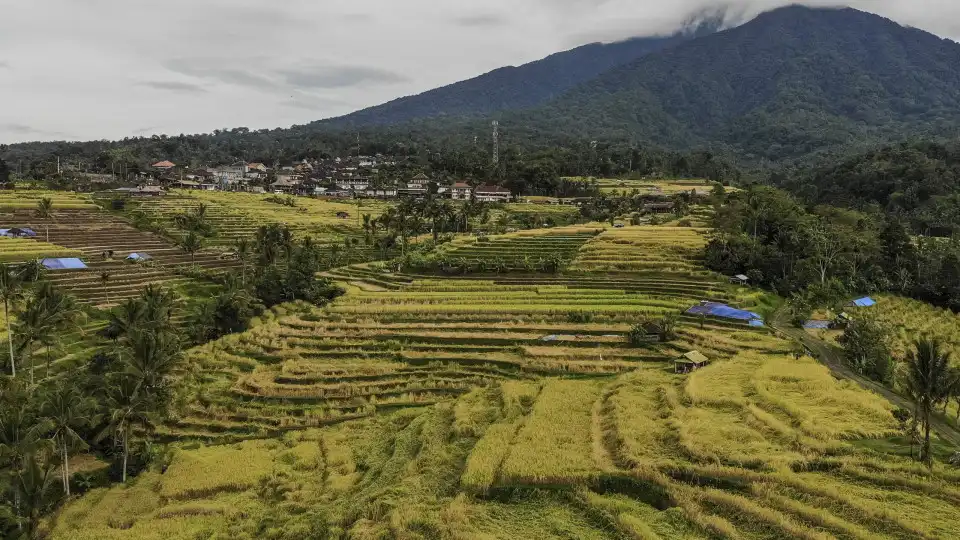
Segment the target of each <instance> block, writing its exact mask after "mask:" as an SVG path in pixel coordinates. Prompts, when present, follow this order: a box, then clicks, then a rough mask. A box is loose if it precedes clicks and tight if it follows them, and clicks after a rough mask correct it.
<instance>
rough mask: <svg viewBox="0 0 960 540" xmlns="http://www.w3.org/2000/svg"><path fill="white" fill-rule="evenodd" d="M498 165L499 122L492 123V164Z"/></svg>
mask: <svg viewBox="0 0 960 540" xmlns="http://www.w3.org/2000/svg"><path fill="white" fill-rule="evenodd" d="M499 163H500V122H498V121H496V120H494V121H493V164H494V165H497V164H499Z"/></svg>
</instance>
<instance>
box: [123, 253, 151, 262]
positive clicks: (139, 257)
mask: <svg viewBox="0 0 960 540" xmlns="http://www.w3.org/2000/svg"><path fill="white" fill-rule="evenodd" d="M152 258H153V257H151V256H150V255H147V254H146V253H131V254H130V255H127V260H128V261H149V260H150V259H152Z"/></svg>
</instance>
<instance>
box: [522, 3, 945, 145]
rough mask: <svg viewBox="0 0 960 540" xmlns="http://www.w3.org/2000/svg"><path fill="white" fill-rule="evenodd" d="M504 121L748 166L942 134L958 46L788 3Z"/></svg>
mask: <svg viewBox="0 0 960 540" xmlns="http://www.w3.org/2000/svg"><path fill="white" fill-rule="evenodd" d="M504 124H505V125H508V126H516V129H520V130H522V131H523V136H534V135H535V134H536V135H538V136H543V135H544V134H549V133H554V134H560V133H564V134H575V135H582V136H588V137H594V138H604V137H617V138H628V139H633V140H639V141H652V142H656V143H660V144H666V145H672V146H696V145H707V144H710V145H714V146H727V147H729V148H730V149H731V150H733V151H735V152H736V153H738V154H740V155H743V156H745V157H747V158H755V159H756V158H769V159H780V158H784V157H788V158H789V157H796V156H803V155H806V154H809V153H811V152H815V151H818V150H822V149H825V148H830V147H836V146H838V145H845V144H850V143H857V142H873V141H876V140H884V139H893V138H900V137H903V135H905V134H925V135H938V134H944V133H948V132H951V131H953V130H955V128H956V126H957V125H960V44H957V43H955V42H953V41H949V40H944V39H940V38H938V37H936V36H934V35H932V34H929V33H927V32H923V31H921V30H917V29H911V28H905V27H902V26H900V25H898V24H896V23H894V22H892V21H889V20H887V19H884V18H882V17H879V16H876V15H871V14H868V13H864V12H860V11H857V10H853V9H812V8H806V7H800V6H792V7H787V8H782V9H778V10H774V11H771V12H768V13H764V14H762V15H760V16H759V17H757V18H756V19H754V20H753V21H751V22H749V23H747V24H745V25H743V26H740V27H738V28H734V29H731V30H727V31H724V32H720V33H716V34H712V35H709V36H704V37H701V38H699V39H696V40H693V41H690V42H687V43H684V44H681V45H678V46H676V47H673V48H671V49H669V50H664V51H661V52H658V53H655V54H651V55H648V56H646V57H644V58H642V59H639V60H637V61H636V62H633V63H631V64H629V65H626V66H623V67H620V68H616V69H614V70H611V71H609V72H607V73H605V74H603V75H602V76H600V77H598V78H597V79H595V80H593V81H591V82H588V83H585V84H583V85H581V86H579V87H577V88H576V89H574V90H572V91H571V92H569V93H568V94H566V95H565V96H563V97H561V98H559V99H557V100H554V101H552V102H551V103H550V104H548V105H547V106H545V107H542V108H538V109H535V110H531V111H527V112H521V113H514V114H509V115H507V117H506V118H505V121H504Z"/></svg>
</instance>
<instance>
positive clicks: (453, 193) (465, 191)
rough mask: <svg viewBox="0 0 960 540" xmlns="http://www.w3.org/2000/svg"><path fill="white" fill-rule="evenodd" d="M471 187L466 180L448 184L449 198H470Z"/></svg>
mask: <svg viewBox="0 0 960 540" xmlns="http://www.w3.org/2000/svg"><path fill="white" fill-rule="evenodd" d="M472 192H473V188H471V187H470V184H468V183H466V182H457V183H456V184H453V185H452V186H450V198H451V199H453V200H455V201H466V200H469V199H470V194H471V193H472Z"/></svg>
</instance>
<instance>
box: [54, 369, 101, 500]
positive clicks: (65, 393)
mask: <svg viewBox="0 0 960 540" xmlns="http://www.w3.org/2000/svg"><path fill="white" fill-rule="evenodd" d="M41 410H42V414H43V416H44V417H45V418H47V419H48V420H49V421H50V424H51V426H52V428H53V433H52V434H51V437H50V438H51V439H52V440H53V441H54V443H55V444H56V446H57V451H58V452H59V453H60V459H61V461H62V462H63V466H62V468H61V473H62V477H63V491H64V493H66V495H67V497H69V496H70V450H71V449H75V448H78V447H80V448H84V447H86V443H85V442H84V441H83V437H81V436H80V434H79V433H77V432H76V430H77V429H79V428H81V427H83V426H86V425H88V424H90V423H91V420H92V419H91V417H90V411H91V410H93V405H92V403H91V401H90V399H89V398H87V397H85V396H84V395H83V394H82V393H81V392H80V391H79V389H77V387H76V386H75V385H73V384H71V383H69V382H66V381H64V380H61V381H60V382H59V383H57V385H56V386H54V387H53V388H52V389H51V390H50V391H49V392H47V394H46V395H45V396H44V400H43V404H42V406H41Z"/></svg>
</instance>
